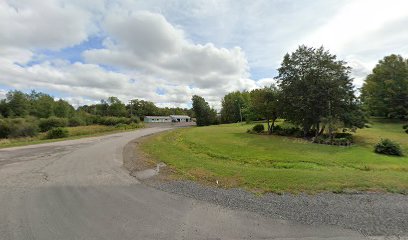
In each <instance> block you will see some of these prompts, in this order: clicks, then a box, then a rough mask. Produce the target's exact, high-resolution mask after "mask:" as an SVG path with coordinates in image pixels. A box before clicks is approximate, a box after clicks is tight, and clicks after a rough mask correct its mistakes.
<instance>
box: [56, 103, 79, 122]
mask: <svg viewBox="0 0 408 240" xmlns="http://www.w3.org/2000/svg"><path fill="white" fill-rule="evenodd" d="M54 115H55V116H56V117H60V118H70V117H73V116H74V115H75V108H74V107H73V106H71V104H69V103H68V102H67V101H65V100H62V99H60V100H58V101H56V102H55V104H54Z"/></svg>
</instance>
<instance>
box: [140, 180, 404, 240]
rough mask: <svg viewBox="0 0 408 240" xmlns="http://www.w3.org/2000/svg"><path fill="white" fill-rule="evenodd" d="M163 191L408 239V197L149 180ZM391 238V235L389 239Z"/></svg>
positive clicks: (366, 233)
mask: <svg viewBox="0 0 408 240" xmlns="http://www.w3.org/2000/svg"><path fill="white" fill-rule="evenodd" d="M147 183H148V184H149V185H151V186H153V187H155V188H158V189H160V190H163V191H166V192H170V193H177V194H181V195H183V196H187V197H191V198H194V199H198V200H204V201H207V202H211V203H215V204H218V205H221V206H225V207H228V208H232V209H244V210H249V211H252V212H257V213H260V214H262V215H265V216H268V217H274V218H281V219H284V220H291V221H295V222H298V223H303V224H310V225H337V226H341V227H344V228H348V229H352V230H356V231H359V232H361V233H363V234H364V235H366V236H371V237H378V236H382V237H381V239H383V237H384V236H394V237H393V238H389V239H408V196H406V195H401V194H390V193H358V194H356V193H353V194H335V193H322V194H317V195H306V194H301V195H293V194H283V195H278V194H265V195H262V196H256V195H254V194H252V193H249V192H246V191H244V190H240V189H230V190H226V189H220V188H215V187H208V186H202V185H200V184H197V183H194V182H190V181H171V182H158V181H148V182H147ZM387 239H388V238H387Z"/></svg>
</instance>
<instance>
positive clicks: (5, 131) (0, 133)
mask: <svg viewBox="0 0 408 240" xmlns="http://www.w3.org/2000/svg"><path fill="white" fill-rule="evenodd" d="M10 132H11V126H10V123H9V122H8V121H6V120H3V119H0V138H7V137H8V136H9V134H10Z"/></svg>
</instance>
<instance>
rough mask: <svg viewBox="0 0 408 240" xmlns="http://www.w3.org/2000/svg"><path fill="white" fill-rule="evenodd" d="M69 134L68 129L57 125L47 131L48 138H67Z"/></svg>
mask: <svg viewBox="0 0 408 240" xmlns="http://www.w3.org/2000/svg"><path fill="white" fill-rule="evenodd" d="M68 136H69V133H68V130H67V129H65V128H62V127H57V128H53V129H51V130H49V131H48V132H47V135H46V137H47V139H56V138H66V137H68Z"/></svg>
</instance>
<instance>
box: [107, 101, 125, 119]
mask: <svg viewBox="0 0 408 240" xmlns="http://www.w3.org/2000/svg"><path fill="white" fill-rule="evenodd" d="M107 103H108V109H107V113H108V115H109V116H115V117H124V116H126V113H127V111H126V106H125V104H123V103H122V102H121V101H120V100H119V98H117V97H109V98H108V100H107Z"/></svg>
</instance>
